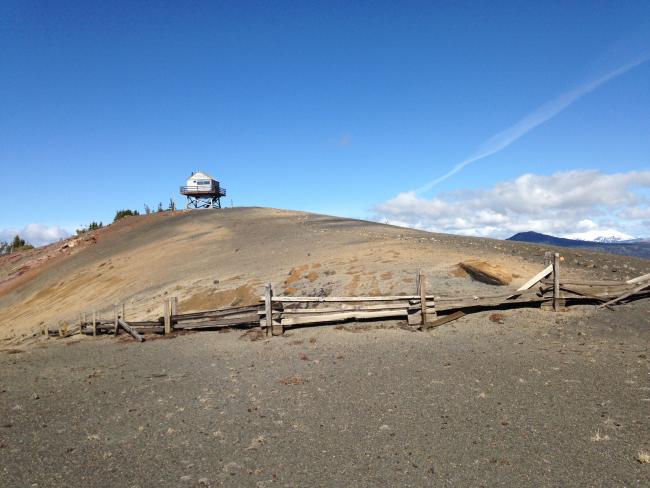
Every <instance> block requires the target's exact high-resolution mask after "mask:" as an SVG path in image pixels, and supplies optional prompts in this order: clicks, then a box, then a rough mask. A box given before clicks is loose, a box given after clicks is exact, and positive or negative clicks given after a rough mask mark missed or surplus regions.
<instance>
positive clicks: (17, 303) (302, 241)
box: [0, 208, 650, 348]
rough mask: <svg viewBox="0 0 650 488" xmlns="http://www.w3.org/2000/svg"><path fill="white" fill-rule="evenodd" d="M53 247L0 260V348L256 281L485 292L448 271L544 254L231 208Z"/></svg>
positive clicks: (135, 220)
mask: <svg viewBox="0 0 650 488" xmlns="http://www.w3.org/2000/svg"><path fill="white" fill-rule="evenodd" d="M61 247H62V245H61V244H58V245H53V246H50V247H48V248H43V249H39V250H34V251H31V252H29V253H25V254H24V255H22V254H21V255H17V256H12V257H11V258H6V259H2V260H0V281H2V283H1V284H0V340H1V341H2V343H0V348H2V347H7V346H13V345H14V344H16V343H20V342H21V341H22V340H24V339H25V338H26V337H27V336H28V335H29V334H31V333H33V331H35V330H39V328H40V326H41V324H49V325H51V326H52V328H55V327H56V324H57V323H58V322H59V321H60V320H63V321H67V322H71V323H73V322H76V321H77V320H78V318H79V314H80V313H82V312H87V313H90V312H91V311H92V310H97V311H99V312H100V313H102V314H105V315H110V314H112V310H113V306H114V304H116V303H122V302H125V303H126V309H127V317H128V318H131V319H134V320H148V319H155V318H157V317H159V316H161V315H162V301H163V299H165V298H167V297H169V296H177V297H178V298H179V300H180V310H181V311H192V310H201V309H203V310H205V309H209V308H216V307H224V306H230V305H233V306H234V305H245V304H250V303H254V302H255V301H256V300H257V299H258V297H259V296H260V295H261V294H262V290H263V286H264V284H265V283H269V282H270V283H273V284H274V286H275V289H276V293H283V294H296V295H300V294H302V295H305V294H306V295H365V294H372V295H380V294H400V293H407V294H411V293H414V291H415V274H416V272H417V269H418V268H419V267H422V268H423V269H424V270H425V272H426V274H427V281H428V283H429V285H430V288H431V290H432V291H433V292H434V293H437V294H441V295H453V294H460V295H473V294H481V293H488V294H493V293H494V288H493V287H491V286H489V285H483V284H481V283H477V282H475V281H472V280H471V279H470V278H468V277H467V276H465V275H463V274H462V273H458V267H457V265H458V263H459V262H461V261H464V260H470V259H478V260H484V261H487V262H489V263H490V264H491V265H494V266H496V267H500V268H502V269H503V270H504V271H506V272H507V273H508V274H510V275H511V276H512V277H513V280H512V283H511V286H513V287H516V286H517V285H518V284H521V283H522V282H524V281H525V280H526V279H527V278H529V277H530V276H532V275H533V274H535V273H536V272H538V271H539V270H541V269H542V268H543V255H544V251H545V250H547V249H548V248H547V247H540V246H535V245H528V244H522V243H516V242H511V241H495V240H490V239H477V238H470V237H460V236H451V235H445V234H432V233H428V232H422V231H417V230H409V229H403V228H398V227H392V226H387V225H382V224H377V223H372V222H365V221H359V220H352V219H343V218H337V217H329V216H324V215H316V214H309V213H304V212H294V211H287V210H277V209H264V208H234V209H223V210H207V211H190V212H174V213H167V212H165V213H160V214H152V215H149V216H141V217H129V218H127V219H123V220H122V221H119V222H118V223H116V224H114V225H111V226H110V227H108V228H105V229H101V230H99V231H96V232H93V233H91V234H89V235H86V236H84V239H82V240H75V241H74V246H73V247H66V248H65V249H61ZM562 253H563V254H564V255H565V256H566V261H565V266H564V268H565V269H564V271H565V276H571V277H582V276H587V277H599V278H608V279H626V278H630V277H633V276H637V275H640V274H643V273H647V272H650V261H648V260H641V259H635V258H626V257H621V256H613V255H607V254H599V253H590V252H585V251H580V250H562Z"/></svg>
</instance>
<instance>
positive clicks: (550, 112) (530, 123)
mask: <svg viewBox="0 0 650 488" xmlns="http://www.w3.org/2000/svg"><path fill="white" fill-rule="evenodd" d="M648 60H650V54H646V55H644V56H642V57H640V58H637V59H636V60H635V61H632V62H630V63H627V64H625V65H623V66H621V67H619V68H617V69H615V70H613V71H610V72H608V73H606V74H605V75H603V76H601V77H599V78H596V79H595V80H592V81H590V82H589V83H585V84H584V85H581V86H579V87H578V88H575V89H573V90H571V91H568V92H566V93H563V94H562V95H560V96H558V97H556V98H554V99H553V100H551V101H549V102H547V103H545V104H544V105H542V106H541V107H539V108H537V109H536V110H534V111H533V112H531V113H530V114H528V115H526V116H525V117H524V118H522V119H521V120H519V121H518V122H517V123H516V124H514V125H512V126H510V127H508V128H507V129H505V130H503V131H501V132H499V133H497V134H495V135H493V136H492V137H490V138H489V139H487V140H486V141H485V142H483V143H482V144H481V145H479V146H478V148H477V149H476V151H474V153H473V154H472V155H470V156H469V157H468V158H467V159H465V160H463V161H461V162H460V163H458V164H456V165H455V166H454V167H453V168H451V170H449V171H448V172H447V173H445V174H443V175H442V176H439V177H438V178H436V179H434V180H431V181H429V182H428V183H426V184H425V185H423V186H421V187H420V188H418V189H416V190H413V192H414V193H418V194H419V193H424V192H426V191H428V190H430V189H431V188H433V187H434V186H436V185H438V184H439V183H442V182H443V181H445V180H447V179H448V178H450V177H452V176H453V175H455V174H456V173H458V172H459V171H461V170H462V169H463V168H465V167H466V166H468V165H469V164H472V163H474V162H476V161H479V160H481V159H484V158H487V157H488V156H492V155H493V154H496V153H497V152H499V151H501V150H503V149H505V148H506V147H508V146H509V145H510V144H512V143H513V142H515V141H516V140H517V139H519V138H520V137H522V136H523V135H525V134H527V133H528V132H530V131H531V130H533V129H534V128H535V127H538V126H539V125H541V124H543V123H544V122H547V121H548V120H550V119H552V118H553V117H555V116H557V115H558V114H560V113H561V112H563V111H564V110H566V109H567V108H568V107H570V106H571V105H573V104H574V103H575V102H577V101H578V100H579V99H580V98H582V97H584V96H585V95H587V94H588V93H591V92H592V91H594V90H595V89H597V88H598V87H600V86H601V85H603V84H605V83H607V82H608V81H610V80H613V79H614V78H617V77H619V76H621V75H622V74H624V73H626V72H628V71H629V70H631V69H632V68H634V67H636V66H639V65H640V64H643V63H645V62H646V61H648Z"/></svg>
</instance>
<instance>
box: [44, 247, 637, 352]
mask: <svg viewBox="0 0 650 488" xmlns="http://www.w3.org/2000/svg"><path fill="white" fill-rule="evenodd" d="M547 262H550V264H548V265H547V266H546V267H545V268H544V269H543V270H542V271H540V272H539V273H537V274H536V275H535V276H533V277H532V278H531V279H529V280H528V281H527V282H526V283H524V284H523V285H522V286H521V287H519V288H518V289H517V290H512V291H510V292H508V293H503V294H498V295H486V296H466V297H458V296H444V295H437V294H432V293H429V292H428V291H427V282H426V277H425V274H424V272H423V271H422V270H418V273H417V275H416V293H415V294H413V295H393V296H360V297H330V296H327V297H295V296H275V295H274V293H273V286H272V284H270V283H269V284H268V285H267V286H266V288H265V294H264V296H262V297H260V300H259V302H258V303H256V304H251V305H248V306H242V307H231V308H225V309H219V310H207V311H202V312H190V313H179V311H178V300H177V299H176V298H175V297H172V298H170V299H166V300H164V302H163V315H162V317H159V318H158V319H156V320H151V321H131V320H127V317H126V310H125V306H124V304H122V306H121V310H120V307H118V306H115V308H114V310H113V316H112V317H110V318H108V319H106V318H99V317H98V315H97V313H96V312H93V313H92V319H89V317H90V316H87V315H86V314H85V313H84V314H81V316H80V317H79V321H78V323H76V324H73V325H70V324H69V323H65V322H59V324H58V325H57V327H55V328H52V327H50V326H44V327H43V329H42V333H43V334H44V335H48V336H59V337H67V336H69V335H73V334H86V335H93V336H95V335H98V334H114V335H117V334H118V333H119V331H120V330H121V329H122V330H124V331H126V332H127V333H129V334H130V335H131V336H133V337H134V338H135V339H136V340H138V341H143V340H144V335H143V334H147V333H154V334H170V333H172V332H174V331H199V330H215V329H220V328H224V327H239V328H252V327H259V328H260V329H261V330H265V331H266V333H267V335H281V334H283V333H284V329H285V328H289V327H299V326H307V325H320V324H332V323H340V322H345V321H367V320H402V321H406V323H407V324H408V325H409V326H411V327H414V328H417V329H420V330H426V329H429V328H432V327H436V326H439V325H442V324H445V323H447V322H450V321H452V320H455V319H457V318H460V317H462V316H463V315H465V314H467V313H472V312H475V311H479V310H486V309H503V308H512V307H521V306H527V307H541V308H548V309H553V310H555V311H562V310H564V309H565V308H566V307H567V306H568V305H571V304H576V303H593V304H596V306H597V308H605V307H607V308H610V309H611V308H612V306H613V305H614V304H616V303H619V302H622V301H624V300H627V299H630V298H633V297H634V298H636V297H643V296H650V274H646V275H643V276H639V277H637V278H633V279H631V280H627V281H586V280H582V281H580V280H563V279H561V273H560V266H561V262H562V258H561V257H560V255H559V254H558V253H555V254H553V255H549V256H547Z"/></svg>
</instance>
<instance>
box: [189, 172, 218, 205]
mask: <svg viewBox="0 0 650 488" xmlns="http://www.w3.org/2000/svg"><path fill="white" fill-rule="evenodd" d="M181 195H185V196H186V197H187V205H186V208H221V197H225V196H226V189H225V188H221V185H220V184H219V182H218V181H217V180H215V179H214V178H213V177H212V176H210V175H209V174H207V173H203V172H202V171H195V172H194V173H192V175H191V176H190V177H189V178H188V179H187V182H186V184H185V186H181Z"/></svg>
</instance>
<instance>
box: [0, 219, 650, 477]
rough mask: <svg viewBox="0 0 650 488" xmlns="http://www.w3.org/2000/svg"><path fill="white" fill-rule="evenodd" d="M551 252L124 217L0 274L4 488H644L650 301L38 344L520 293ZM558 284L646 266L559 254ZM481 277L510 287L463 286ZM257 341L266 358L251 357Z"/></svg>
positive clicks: (407, 234) (0, 468) (334, 225)
mask: <svg viewBox="0 0 650 488" xmlns="http://www.w3.org/2000/svg"><path fill="white" fill-rule="evenodd" d="M546 249H547V248H545V247H540V246H536V245H528V244H521V243H517V242H502V241H494V240H490V239H476V238H469V237H459V236H449V235H443V234H431V233H427V232H422V231H416V230H407V229H401V228H396V227H391V226H385V225H381V224H376V223H370V222H363V221H356V220H349V219H339V218H335V217H327V216H322V215H314V214H307V213H301V212H290V211H284V210H273V209H227V210H222V211H206V212H177V213H174V214H170V213H165V214H157V215H150V216H145V217H141V218H129V219H125V220H124V221H121V222H119V223H117V224H115V225H112V226H110V227H109V228H107V229H102V230H101V231H98V232H95V233H92V234H90V235H87V236H85V237H84V238H82V239H74V240H71V241H69V242H68V243H66V244H65V245H63V244H57V245H52V246H49V247H47V248H41V249H37V250H34V251H30V252H28V253H23V254H18V255H12V256H11V257H3V258H2V260H0V337H1V338H2V345H1V346H0V371H1V372H2V373H1V374H0V417H1V423H0V486H12V487H13V486H28V487H32V486H37V487H64V486H84V487H105V486H128V487H149V486H161V487H167V486H169V487H178V486H180V487H183V486H188V487H201V486H257V487H273V486H289V487H294V486H295V487H302V486H309V487H311V486H316V487H319V486H322V487H338V486H341V487H348V486H358V487H394V486H405V487H406V486H413V487H419V486H472V487H474V486H486V487H492V486H508V487H509V486H603V487H606V486H607V487H609V486H648V485H650V464H644V463H643V462H642V461H643V460H644V459H645V458H644V454H648V453H650V360H649V354H650V351H649V349H650V348H649V345H650V313H649V312H650V300H648V299H641V300H636V301H634V302H631V303H627V304H624V305H619V306H616V309H615V311H610V310H598V311H597V310H595V309H594V307H593V306H581V307H571V308H570V310H569V311H567V312H562V313H554V312H549V311H542V310H539V309H515V310H507V311H502V312H499V313H500V314H501V316H499V317H492V319H490V316H491V313H490V312H481V313H477V314H472V315H468V316H465V317H463V318H461V319H459V320H457V321H455V322H452V323H449V324H446V325H443V326H441V327H439V328H436V329H433V330H431V331H428V332H412V331H410V330H406V329H404V328H402V327H401V326H402V325H403V324H402V323H400V322H397V321H392V322H373V323H370V322H364V323H348V324H344V325H339V326H323V327H312V328H300V329H291V330H289V331H288V332H287V333H286V334H285V335H284V336H282V337H273V338H267V337H266V336H258V335H257V334H256V333H255V331H251V332H252V333H251V332H245V331H242V330H232V331H227V332H222V333H219V332H201V333H193V334H180V335H173V336H171V337H169V336H168V337H166V338H156V337H151V336H149V337H148V338H147V341H146V342H144V343H135V342H134V341H132V339H131V338H130V337H129V336H127V335H120V336H119V337H118V338H117V339H116V338H115V337H97V338H93V337H80V336H75V337H71V338H67V339H44V338H40V337H30V333H31V331H32V330H33V329H34V328H38V326H39V325H40V323H41V322H43V321H50V320H59V319H61V320H67V319H70V320H74V318H75V316H76V315H77V314H78V313H79V312H81V311H84V310H86V311H89V310H92V309H98V310H102V309H103V310H105V311H108V310H110V309H111V307H112V303H116V302H120V301H126V302H127V316H128V317H137V318H153V317H156V316H158V315H159V314H160V308H161V307H160V303H161V301H162V299H163V298H165V297H168V296H178V297H179V299H180V307H181V310H182V311H190V310H200V309H205V308H211V307H217V306H228V305H241V304H246V303H251V302H254V301H256V300H257V298H258V296H259V294H260V293H261V290H262V286H263V284H264V283H267V282H272V283H273V284H274V285H275V287H276V290H278V292H279V293H287V294H295V295H299V294H320V295H341V294H346V295H348V294H349V295H362V294H364V295H365V294H388V293H390V294H398V293H404V292H408V293H412V292H413V291H414V287H415V284H414V277H415V272H416V270H417V268H418V267H422V268H423V269H424V270H425V271H426V273H427V281H428V283H429V284H430V287H431V288H432V291H435V293H436V294H444V295H451V294H462V295H468V294H481V293H482V292H489V293H495V292H498V291H502V290H504V289H509V288H515V287H517V286H518V285H519V284H521V283H523V282H524V281H525V280H526V279H527V278H528V277H530V276H532V275H533V274H534V273H536V272H537V271H539V270H541V269H542V267H543V255H544V251H545V250H546ZM560 251H561V252H562V254H563V255H564V257H565V261H564V263H563V265H562V270H563V275H564V276H568V277H573V278H581V277H589V278H599V279H605V278H606V279H621V280H623V279H626V278H630V277H633V276H637V275H640V274H643V273H647V272H650V261H646V260H642V259H634V258H627V257H623V256H614V255H605V254H598V253H593V252H585V251H580V250H575V249H573V250H564V249H562V250H560ZM467 260H475V261H476V260H478V261H485V262H487V263H489V264H490V265H491V266H493V267H496V268H498V269H500V270H502V271H503V274H504V276H507V275H510V276H512V282H511V284H510V285H508V286H506V287H494V286H489V285H485V284H482V283H478V282H475V281H472V279H471V278H470V277H469V276H467V275H465V274H463V273H462V272H460V271H459V267H458V263H459V262H461V261H467ZM254 339H255V340H254Z"/></svg>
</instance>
